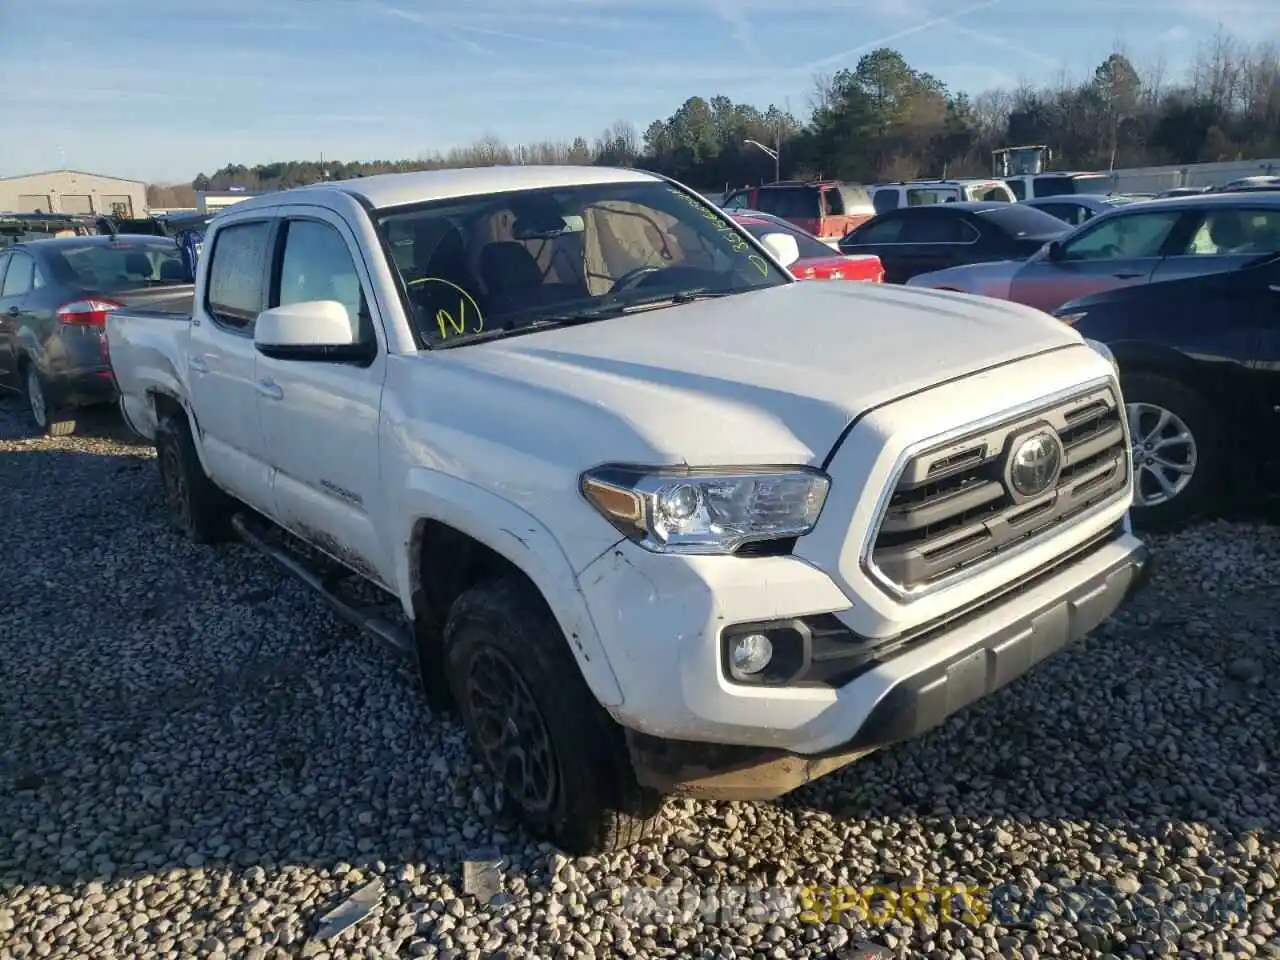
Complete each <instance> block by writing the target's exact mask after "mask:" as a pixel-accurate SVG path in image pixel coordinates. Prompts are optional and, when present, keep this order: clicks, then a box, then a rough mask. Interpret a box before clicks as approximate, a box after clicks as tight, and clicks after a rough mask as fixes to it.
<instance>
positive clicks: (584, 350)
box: [107, 166, 1149, 854]
mask: <svg viewBox="0 0 1280 960" xmlns="http://www.w3.org/2000/svg"><path fill="white" fill-rule="evenodd" d="M793 255H794V251H792V250H790V249H789V247H788V245H787V243H786V241H785V239H781V238H778V237H768V238H766V240H765V242H757V241H756V240H754V239H753V238H752V237H751V236H750V235H748V234H747V233H745V232H744V231H743V230H741V229H740V228H738V227H737V226H736V225H734V224H733V223H732V222H731V220H730V219H729V218H728V217H726V216H725V215H723V214H722V213H721V212H720V211H719V210H718V209H717V208H716V207H714V206H712V205H709V204H708V203H706V201H704V200H703V199H701V198H699V197H698V196H697V195H696V194H694V193H692V192H690V191H688V190H686V189H685V188H684V187H682V186H680V185H679V184H676V183H673V182H671V181H669V180H666V179H663V178H661V177H658V176H655V175H652V174H648V173H644V172H639V171H634V170H609V169H601V168H571V167H566V168H556V167H535V166H527V167H518V168H499V167H494V168H486V169H479V170H453V171H439V172H430V173H412V174H399V175H389V176H377V177H369V178H365V179H359V180H353V181H348V182H336V183H326V184H320V185H315V186H309V187H304V188H299V189H295V190H289V191H285V192H281V193H275V194H271V195H268V196H263V197H256V198H251V199H249V200H246V201H244V202H243V203H240V204H237V205H236V206H235V207H233V208H231V209H229V210H227V211H225V212H222V213H220V214H219V215H218V216H217V217H216V218H215V219H214V220H213V222H212V223H211V224H210V227H209V230H208V235H207V239H206V243H205V247H204V253H203V254H202V256H201V257H200V262H199V269H198V275H197V280H196V286H195V293H194V302H193V303H192V309H191V312H190V313H189V314H158V313H145V312H134V311H129V310H127V309H122V310H119V311H116V312H115V313H113V314H111V315H110V316H109V318H108V324H107V340H108V345H109V351H110V356H111V362H112V366H113V370H114V373H115V378H116V380H117V383H118V386H119V389H120V393H121V406H122V410H123V412H124V415H125V417H126V419H127V421H128V422H129V424H130V425H131V426H132V428H133V429H134V430H135V431H137V432H138V433H139V434H141V435H142V436H144V437H147V438H151V439H153V440H154V441H155V443H156V446H157V448H158V460H159V464H160V474H161V478H162V480H163V483H164V488H165V491H166V497H167V502H168V505H169V509H170V511H171V513H172V516H173V519H174V521H175V523H176V525H177V526H178V528H179V529H180V530H182V531H183V532H184V533H186V534H187V535H188V536H190V537H192V538H193V539H195V540H196V541H199V542H210V541H214V540H216V539H218V538H220V537H224V536H228V535H239V536H241V537H242V538H244V539H246V540H247V541H248V542H250V543H252V544H254V545H256V546H258V547H259V548H261V549H262V550H264V551H266V552H267V553H268V554H269V555H270V556H272V557H273V558H274V559H276V560H277V561H279V562H280V563H281V564H283V565H284V566H285V567H286V568H288V569H289V570H290V571H291V572H293V573H294V574H295V575H297V576H298V577H300V578H301V579H303V580H304V581H305V582H307V583H309V584H310V585H311V586H313V587H314V588H315V589H316V590H317V591H319V592H320V593H321V594H322V595H323V596H324V597H325V598H326V599H327V600H328V601H329V602H330V603H331V604H332V605H333V606H334V607H335V609H337V610H338V611H339V612H341V613H342V614H343V615H344V616H346V617H347V618H348V619H349V620H351V621H352V622H353V623H356V624H358V625H359V626H361V627H362V628H364V629H365V630H367V631H369V632H370V633H373V634H375V635H377V636H379V637H382V638H384V639H386V640H389V641H390V642H392V643H394V644H396V645H397V646H399V647H401V648H402V649H404V650H405V651H406V652H407V653H410V654H412V655H414V656H416V657H417V661H418V665H419V669H420V671H421V676H422V679H423V682H424V685H425V687H426V688H427V691H428V695H429V697H430V698H431V700H432V702H433V703H435V704H437V705H448V704H453V705H455V706H456V708H457V709H458V711H459V713H460V715H461V717H462V719H463V720H464V722H465V723H466V725H467V727H468V728H469V731H470V733H471V735H472V739H473V742H474V744H475V748H476V750H477V752H478V754H479V755H480V756H481V757H483V758H484V760H485V761H486V762H487V763H488V765H489V766H490V768H491V769H492V770H493V772H494V774H495V776H496V777H497V778H498V779H499V780H500V781H501V783H502V785H503V787H504V790H505V795H506V798H507V802H508V803H511V804H514V805H515V807H516V808H517V809H518V812H519V814H520V815H521V816H522V818H523V819H524V821H525V822H526V823H527V824H528V825H529V826H530V827H531V828H532V829H533V830H534V831H535V832H537V833H539V834H540V835H542V836H545V837H547V838H549V839H551V840H553V841H554V842H555V843H557V844H558V845H560V846H561V847H562V848H563V849H565V850H567V851H569V852H571V853H578V854H581V853H587V852H591V851H600V850H605V849H610V848H616V847H619V846H623V845H626V844H629V843H631V842H633V841H634V840H636V839H638V838H639V837H641V836H643V835H644V834H645V833H646V828H647V827H649V826H650V825H651V824H652V823H653V822H654V821H655V818H656V817H657V815H658V814H659V812H660V806H661V798H662V797H663V796H664V795H668V794H687V795H697V796H707V797H715V798H743V799H765V798H771V797H776V796H778V795H781V794H783V793H785V792H787V791H789V790H791V789H793V788H795V787H798V786H800V785H802V784H804V783H806V782H808V781H810V780H812V779H813V778H815V777H817V776H821V775H823V774H824V773H827V772H829V771H831V770H834V769H836V768H838V767H840V766H842V765H844V764H846V763H848V762H850V761H851V760H853V759H856V758H857V757H859V756H862V755H864V754H866V753H869V752H871V751H873V750H876V749H878V748H880V747H884V746H886V745H889V744H892V743H894V742H897V741H900V740H903V739H905V738H909V737H913V736H915V735H917V734H919V733H921V732H922V731H924V730H927V729H928V728H930V727H932V726H934V725H936V724H938V723H940V722H942V721H943V720H944V719H945V718H946V717H948V716H949V715H951V714H952V713H954V712H955V711H957V710H959V709H961V708H962V707H964V706H966V705H967V704H969V703H971V702H973V701H975V700H977V699H979V698H980V697H983V696H985V695H986V694H988V693H990V692H992V691H993V690H995V689H997V688H998V687H1000V686H1002V685H1003V684H1006V683H1008V682H1009V681H1010V680H1012V679H1013V678H1015V677H1017V676H1018V675H1019V674H1021V673H1023V672H1024V671H1026V670H1028V669H1030V668H1032V667H1033V666H1034V665H1035V664H1036V663H1037V662H1038V661H1040V660H1042V659H1043V658H1045V657H1047V656H1049V655H1050V654H1052V653H1054V652H1055V651H1057V650H1059V649H1060V648H1062V647H1064V646H1066V645H1067V644H1069V643H1071V642H1072V641H1073V640H1075V639H1077V638H1079V637H1080V636H1082V635H1084V634H1086V633H1087V632H1089V631H1090V630H1092V629H1093V628H1094V627H1096V626H1097V625H1098V624H1100V623H1101V622H1102V621H1103V620H1105V619H1106V618H1107V617H1108V616H1109V615H1110V614H1111V613H1112V612H1113V611H1114V610H1115V609H1116V608H1117V607H1118V606H1119V605H1120V604H1121V603H1122V602H1123V601H1124V600H1125V598H1126V597H1127V596H1128V595H1130V594H1131V593H1132V591H1133V590H1134V589H1136V588H1137V587H1138V586H1139V585H1140V584H1141V583H1142V582H1143V580H1144V578H1145V575H1146V573H1147V571H1148V568H1149V563H1148V553H1147V549H1146V547H1145V546H1144V545H1143V544H1142V543H1141V542H1140V541H1139V540H1138V539H1136V538H1135V537H1134V536H1133V534H1132V532H1131V530H1130V527H1129V523H1128V509H1129V502H1130V499H1131V496H1132V476H1131V468H1130V460H1131V457H1130V450H1129V438H1128V435H1127V426H1126V423H1125V418H1124V417H1123V416H1122V410H1123V404H1122V400H1121V395H1120V388H1119V385H1118V382H1117V378H1116V371H1115V369H1114V365H1113V363H1112V362H1110V361H1109V359H1108V356H1107V354H1106V351H1105V348H1100V347H1097V346H1096V345H1093V346H1091V345H1089V344H1087V343H1086V342H1085V341H1083V340H1082V339H1081V338H1080V337H1079V336H1078V335H1077V334H1076V333H1074V332H1073V331H1072V330H1071V329H1070V328H1069V327H1067V326H1065V325H1063V324H1061V323H1058V322H1057V321H1054V320H1053V319H1051V318H1050V317H1048V316H1047V315H1045V314H1043V313H1040V312H1038V311H1035V310H1031V309H1029V308H1026V307H1022V306H1018V305H1016V304H1010V303H1004V302H1000V301H996V300H987V299H979V298H972V297H967V296H964V295H958V294H950V293H941V292H935V291H923V290H921V291H917V290H908V289H904V288H896V287H882V286H879V285H872V284H840V283H829V284H820V283H803V282H796V281H794V280H793V278H792V277H791V276H790V275H789V274H788V273H787V272H786V270H785V269H784V268H785V267H786V266H787V265H788V261H789V260H790V259H792V258H793ZM246 508H250V509H246ZM263 518H265V520H264V519H263ZM344 575H345V577H346V578H347V579H354V580H357V581H366V582H367V583H369V584H372V585H374V587H376V588H377V589H376V590H373V591H369V590H365V591H364V592H365V593H366V594H368V593H370V592H372V593H374V594H376V595H377V596H378V597H385V599H386V601H387V602H386V603H385V604H380V603H378V602H376V601H372V600H369V599H368V597H367V596H366V597H365V598H364V599H359V598H357V597H356V596H355V595H354V594H353V593H352V592H351V591H349V590H348V585H347V584H346V583H344Z"/></svg>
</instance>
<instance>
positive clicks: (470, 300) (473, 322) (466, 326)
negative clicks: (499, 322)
mask: <svg viewBox="0 0 1280 960" xmlns="http://www.w3.org/2000/svg"><path fill="white" fill-rule="evenodd" d="M427 283H438V284H442V285H443V286H445V287H448V288H449V289H450V290H452V291H454V292H455V293H457V294H458V307H457V312H456V313H455V312H454V311H452V310H449V309H448V308H446V307H441V308H440V309H439V310H437V311H436V315H435V316H434V317H433V318H432V319H433V320H434V321H435V324H436V328H437V329H438V330H439V331H440V339H441V340H447V339H448V338H449V337H450V336H461V335H462V334H464V333H466V334H476V333H481V332H482V331H483V330H484V314H483V313H482V312H481V311H480V305H479V304H478V303H476V300H475V297H473V296H471V294H469V293H467V291H465V290H463V289H462V288H461V287H460V286H458V285H457V284H456V283H452V282H450V281H448V280H443V279H441V278H440V277H422V278H421V279H419V280H410V281H409V282H408V283H406V284H405V286H406V287H412V286H416V285H418V284H427Z"/></svg>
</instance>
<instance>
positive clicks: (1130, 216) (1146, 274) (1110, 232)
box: [1009, 210, 1187, 313]
mask: <svg viewBox="0 0 1280 960" xmlns="http://www.w3.org/2000/svg"><path fill="white" fill-rule="evenodd" d="M1185 217H1187V214H1186V213H1185V212H1184V211H1181V210H1147V211H1141V212H1140V211H1134V212H1132V213H1116V214H1111V215H1108V216H1105V217H1102V218H1094V220H1092V221H1090V222H1089V223H1087V224H1086V225H1085V226H1083V227H1081V228H1080V229H1078V230H1076V231H1075V232H1074V233H1072V234H1071V235H1070V236H1068V237H1067V238H1066V239H1065V240H1063V241H1062V244H1061V257H1060V258H1059V259H1056V260H1054V259H1050V258H1049V257H1048V256H1036V257H1033V258H1032V259H1031V260H1030V261H1028V262H1027V263H1026V264H1025V265H1024V266H1023V267H1022V268H1021V269H1020V270H1019V271H1018V272H1017V273H1016V274H1015V275H1014V278H1013V282H1012V284H1011V285H1010V288H1009V299H1011V300H1013V301H1015V302H1017V303H1025V304H1027V305H1028V306H1031V307H1036V308H1037V309H1040V310H1045V311H1047V312H1050V313H1052V312H1053V311H1054V310H1056V309H1057V308H1058V307H1060V306H1062V304H1064V303H1066V302H1067V301H1068V300H1074V299H1075V298H1076V297H1083V296H1086V295H1088V294H1091V293H1099V292H1101V291H1103V290H1112V289H1115V288H1116V287H1122V286H1128V285H1130V284H1135V283H1147V282H1148V281H1149V280H1150V278H1151V276H1152V274H1153V273H1154V272H1155V270H1156V267H1157V266H1158V265H1159V263H1160V260H1161V258H1162V257H1163V256H1164V254H1165V253H1166V252H1167V249H1168V245H1169V243H1170V238H1171V237H1172V236H1174V231H1175V230H1176V229H1177V227H1178V225H1179V224H1180V223H1182V222H1183V221H1184V218H1185Z"/></svg>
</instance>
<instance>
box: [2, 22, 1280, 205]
mask: <svg viewBox="0 0 1280 960" xmlns="http://www.w3.org/2000/svg"><path fill="white" fill-rule="evenodd" d="M161 11H163V12H161ZM1219 24H1221V25H1222V26H1223V28H1224V29H1226V30H1228V31H1230V32H1233V33H1235V34H1236V35H1237V36H1239V37H1243V38H1247V39H1249V40H1256V39H1266V38H1272V39H1275V38H1277V37H1280V2H1278V0H1053V2H1049V0H1037V2H1035V3H1027V2H1026V0H974V2H967V3H966V2H965V0H461V2H455V3H447V2H445V0H0V86H2V87H3V89H4V90H5V91H6V92H5V95H4V97H3V98H0V175H11V174H16V173H23V172H32V171H36V170H46V169H51V168H57V167H60V166H62V165H63V163H64V159H65V164H66V165H67V166H69V167H72V168H75V169H81V170H89V171H92V172H95V173H104V174H111V175H115V176H124V177H134V178H139V179H145V180H151V181H156V182H176V181H185V180H190V179H191V177H193V176H194V175H195V174H196V173H198V172H200V171H204V172H212V171H213V170H214V169H216V168H217V167H220V166H222V165H223V164H224V163H228V162H240V163H245V164H254V163H263V162H267V161H271V160H288V159H298V158H303V157H314V158H318V157H319V156H320V155H321V154H322V153H323V154H324V155H325V156H326V157H329V158H334V159H339V158H340V159H372V158H403V157H416V156H419V155H421V154H423V153H424V152H428V151H431V150H436V149H445V148H448V147H450V146H453V145H457V144H463V143H468V142H470V141H472V140H474V139H476V138H478V137H480V136H482V135H485V134H494V135H496V136H499V137H501V138H502V139H504V140H507V141H509V142H515V141H521V140H523V141H532V140H541V139H560V138H569V137H572V136H574V135H576V134H579V133H580V134H583V135H585V136H587V137H589V138H594V137H595V136H597V135H598V134H599V133H600V132H601V131H602V130H603V129H604V128H605V127H607V126H608V125H610V124H611V123H613V122H614V121H615V120H628V121H631V122H633V123H635V124H636V126H637V127H638V129H639V130H640V131H641V132H643V130H644V127H645V126H647V125H648V123H649V122H650V121H651V120H653V119H655V118H658V117H665V116H667V115H669V114H670V113H671V112H672V111H673V110H675V109H676V107H678V106H679V105H680V104H681V103H682V102H683V101H684V100H685V99H686V98H687V97H689V96H692V95H695V94H699V95H702V96H712V95H714V94H718V93H723V94H726V95H728V96H730V97H733V98H734V99H735V100H744V101H747V102H751V103H756V104H759V105H761V106H764V105H766V104H767V103H769V102H770V101H774V102H777V103H780V104H786V103H787V102H788V101H789V103H790V106H791V108H792V109H793V110H794V111H795V112H797V113H798V114H801V113H806V112H807V110H808V98H809V94H810V91H811V90H812V77H813V75H814V73H815V72H817V71H832V70H835V69H839V68H841V67H844V66H852V65H853V64H854V63H856V61H857V59H858V57H859V56H860V55H861V54H862V53H865V52H866V51H867V50H870V49H872V48H874V47H877V46H882V45H887V46H892V47H896V48H897V49H899V50H901V51H902V53H903V54H904V55H905V56H906V57H907V59H908V61H909V62H910V63H911V64H912V65H913V66H916V67H918V68H921V69H925V70H928V71H930V72H932V73H933V74H935V75H936V76H938V77H940V78H941V79H942V80H944V81H945V82H946V83H947V84H948V85H949V86H950V87H952V88H953V89H959V90H967V91H971V92H977V91H980V90H982V89H985V88H989V87H992V86H1012V85H1014V84H1016V83H1018V82H1020V81H1029V82H1032V83H1044V82H1050V81H1053V80H1055V79H1056V78H1058V77H1059V76H1061V75H1062V74H1063V73H1064V72H1065V74H1066V75H1068V76H1071V77H1083V76H1085V75H1086V74H1087V73H1088V72H1090V71H1092V69H1093V67H1094V66H1095V65H1096V64H1097V63H1098V62H1099V61H1100V60H1102V59H1103V58H1104V57H1105V56H1106V54H1107V53H1108V52H1110V50H1112V49H1113V48H1114V47H1115V45H1116V44H1117V43H1119V44H1122V45H1123V47H1124V49H1125V50H1126V51H1127V52H1128V53H1129V55H1130V56H1131V57H1132V58H1133V59H1134V61H1135V62H1136V63H1138V64H1139V66H1143V65H1147V64H1153V63H1155V62H1156V61H1157V60H1159V59H1161V58H1162V59H1163V61H1164V63H1165V66H1166V76H1175V75H1177V74H1180V73H1181V72H1182V71H1183V70H1185V68H1186V66H1187V64H1188V63H1189V62H1190V59H1191V57H1192V56H1193V55H1194V53H1195V49H1196V44H1197V43H1198V42H1199V41H1201V40H1204V39H1206V38H1208V37H1210V36H1211V35H1212V34H1213V31H1214V29H1215V28H1216V26H1217V25H1219Z"/></svg>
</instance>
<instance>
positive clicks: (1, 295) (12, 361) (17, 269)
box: [0, 248, 36, 386]
mask: <svg viewBox="0 0 1280 960" xmlns="http://www.w3.org/2000/svg"><path fill="white" fill-rule="evenodd" d="M5 260H6V261H7V263H6V264H5V265H4V266H5V268H4V269H0V273H3V274H4V276H3V277H0V317H3V320H0V365H3V367H4V371H3V373H4V375H5V376H6V378H7V379H6V382H7V383H10V384H16V385H18V386H21V384H19V383H18V362H17V361H18V353H19V349H20V347H19V344H20V340H21V337H20V334H21V332H22V327H23V324H24V321H25V319H26V312H27V300H28V299H29V297H30V295H31V290H32V287H33V286H34V285H35V273H36V264H35V261H34V260H32V259H31V257H30V256H28V255H27V254H25V253H23V252H22V249H21V248H18V249H16V250H13V251H11V252H10V253H9V254H8V255H7V256H6V257H5Z"/></svg>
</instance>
